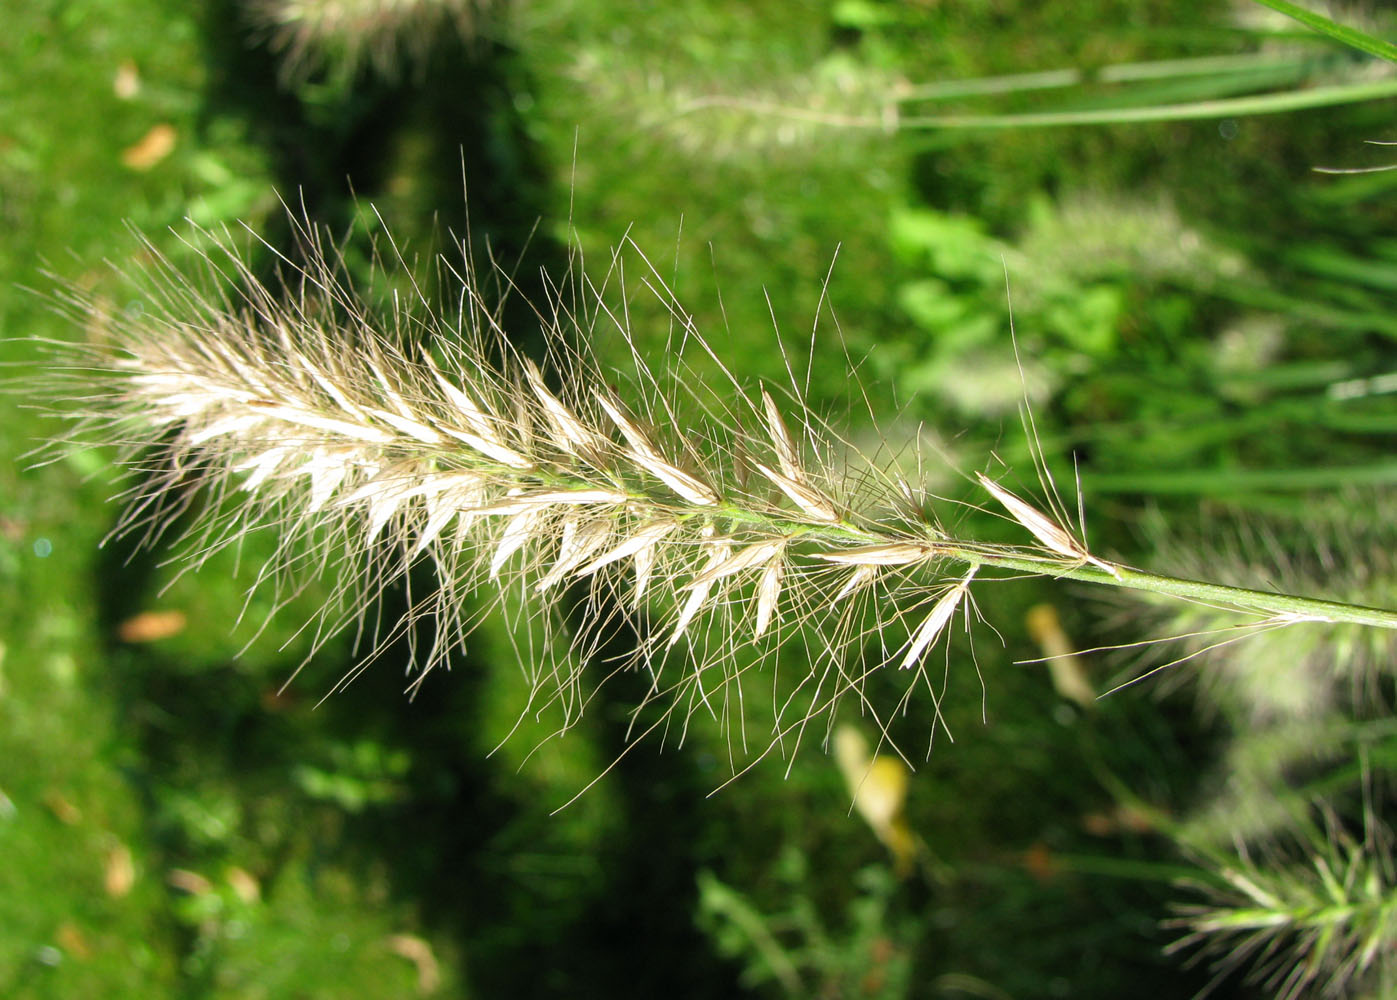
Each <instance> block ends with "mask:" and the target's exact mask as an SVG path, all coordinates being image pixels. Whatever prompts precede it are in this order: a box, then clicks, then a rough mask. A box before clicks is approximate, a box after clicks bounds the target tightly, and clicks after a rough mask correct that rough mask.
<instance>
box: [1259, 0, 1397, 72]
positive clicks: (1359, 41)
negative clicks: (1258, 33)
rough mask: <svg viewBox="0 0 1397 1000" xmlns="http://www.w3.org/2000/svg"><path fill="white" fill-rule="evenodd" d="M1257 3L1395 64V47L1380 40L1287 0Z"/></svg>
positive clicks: (1396, 46)
mask: <svg viewBox="0 0 1397 1000" xmlns="http://www.w3.org/2000/svg"><path fill="white" fill-rule="evenodd" d="M1256 2H1257V3H1259V4H1262V5H1264V6H1266V7H1270V8H1271V9H1272V10H1274V11H1279V12H1280V13H1282V14H1284V15H1285V16H1286V17H1289V18H1293V19H1295V20H1296V21H1299V22H1300V23H1301V24H1303V25H1305V26H1306V27H1307V28H1313V29H1314V30H1315V31H1318V32H1319V33H1320V34H1321V35H1328V36H1329V37H1330V38H1333V39H1336V40H1338V41H1340V42H1343V43H1344V44H1345V45H1350V46H1352V47H1353V48H1355V49H1358V50H1359V51H1360V52H1366V53H1368V54H1369V55H1372V56H1377V57H1378V58H1379V59H1387V60H1389V61H1390V62H1397V45H1393V44H1392V43H1391V42H1385V41H1383V40H1382V39H1381V38H1375V37H1373V36H1372V35H1370V34H1368V33H1367V32H1365V31H1359V30H1358V29H1357V28H1350V27H1349V26H1348V25H1345V24H1340V23H1339V22H1338V21H1334V20H1331V19H1329V18H1327V17H1325V16H1324V15H1322V14H1316V13H1315V12H1314V11H1310V10H1306V9H1305V8H1304V7H1300V6H1298V5H1296V4H1293V3H1289V2H1288V0H1256Z"/></svg>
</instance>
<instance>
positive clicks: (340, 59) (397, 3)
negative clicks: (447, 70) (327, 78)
mask: <svg viewBox="0 0 1397 1000" xmlns="http://www.w3.org/2000/svg"><path fill="white" fill-rule="evenodd" d="M483 8H484V0H248V2H247V13H248V18H249V20H250V21H251V22H252V24H254V25H255V26H257V28H259V29H260V30H261V31H264V32H266V33H267V35H268V39H269V42H270V45H271V48H272V50H273V51H275V52H276V53H278V54H279V55H280V57H281V60H282V67H283V75H284V77H285V78H286V79H288V80H300V79H303V78H304V77H306V76H307V75H309V74H310V73H312V72H314V71H316V70H318V69H321V68H326V69H331V70H333V71H336V72H339V73H342V74H344V75H346V76H350V75H353V73H354V72H355V71H356V70H358V69H359V68H360V67H362V66H367V67H369V68H370V69H372V70H373V71H374V72H375V73H378V74H379V75H380V76H383V77H386V78H389V79H392V78H395V77H397V76H398V75H400V73H401V71H402V68H403V67H404V66H409V67H412V66H419V67H420V65H421V63H422V61H423V59H424V58H425V56H426V55H427V53H428V52H429V51H430V49H431V47H432V46H433V45H434V44H435V42H436V41H437V40H438V38H439V37H440V35H441V33H442V32H443V31H446V32H451V31H454V32H456V33H457V34H458V35H459V36H460V37H461V38H463V39H469V38H471V37H472V36H473V35H474V33H475V31H476V29H477V23H478V20H479V18H480V17H481V14H482V10H483Z"/></svg>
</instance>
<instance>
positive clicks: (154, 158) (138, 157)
mask: <svg viewBox="0 0 1397 1000" xmlns="http://www.w3.org/2000/svg"><path fill="white" fill-rule="evenodd" d="M178 135H179V133H177V132H176V131H175V127H174V126H173V125H169V124H166V123H164V122H162V123H161V124H159V125H153V126H151V129H150V131H149V132H147V133H146V134H145V135H143V136H141V138H140V140H139V141H137V142H136V143H135V145H132V146H127V147H126V148H125V149H123V150H122V151H121V162H122V163H123V164H125V165H126V166H128V167H130V168H131V169H132V170H149V169H150V168H151V167H153V166H155V165H156V164H157V163H159V162H160V161H161V160H163V159H165V157H167V156H169V155H170V154H171V153H173V152H174V151H175V140H176V138H177V137H178Z"/></svg>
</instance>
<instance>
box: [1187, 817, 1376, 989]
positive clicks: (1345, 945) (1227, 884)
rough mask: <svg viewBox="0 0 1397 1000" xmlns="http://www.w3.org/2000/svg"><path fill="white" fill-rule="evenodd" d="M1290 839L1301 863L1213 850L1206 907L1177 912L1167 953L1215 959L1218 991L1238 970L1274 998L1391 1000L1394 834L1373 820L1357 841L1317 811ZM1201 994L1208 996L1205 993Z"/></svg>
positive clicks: (1276, 853) (1271, 854) (1200, 883)
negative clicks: (1315, 821) (1314, 823)
mask: <svg viewBox="0 0 1397 1000" xmlns="http://www.w3.org/2000/svg"><path fill="white" fill-rule="evenodd" d="M1323 818H1324V820H1325V822H1324V828H1323V829H1314V828H1312V829H1309V830H1308V831H1307V832H1304V833H1299V834H1297V835H1296V846H1297V848H1298V852H1299V854H1300V857H1299V858H1296V857H1293V856H1292V857H1287V856H1284V855H1283V854H1282V853H1281V852H1280V850H1279V848H1276V847H1273V848H1272V849H1270V850H1268V851H1267V852H1265V853H1263V854H1262V855H1260V856H1257V855H1256V854H1255V853H1254V852H1252V851H1250V850H1248V849H1246V848H1245V847H1243V846H1238V847H1237V848H1236V849H1235V850H1234V851H1232V852H1227V853H1225V854H1224V853H1216V852H1211V853H1212V856H1211V857H1210V858H1208V859H1207V860H1206V861H1205V864H1206V866H1207V868H1208V870H1209V874H1210V875H1211V878H1209V879H1207V880H1202V879H1200V880H1195V881H1193V882H1192V883H1191V887H1192V888H1193V889H1194V890H1195V891H1196V892H1198V893H1199V894H1201V896H1202V897H1203V901H1200V902H1196V903H1190V904H1188V905H1186V906H1182V907H1180V908H1179V914H1180V915H1179V917H1178V918H1177V919H1176V920H1174V921H1172V922H1171V923H1172V924H1173V926H1175V927H1177V928H1181V929H1183V930H1184V931H1185V932H1186V933H1185V936H1184V937H1183V938H1181V939H1180V940H1179V941H1177V942H1176V943H1175V944H1174V945H1173V946H1171V949H1170V950H1171V951H1173V952H1184V953H1188V952H1193V953H1194V955H1195V958H1199V957H1209V956H1211V957H1212V958H1213V959H1214V968H1215V970H1216V972H1217V978H1216V979H1215V980H1214V982H1213V984H1212V985H1210V986H1209V987H1208V989H1211V988H1212V986H1213V985H1217V984H1218V983H1220V982H1221V981H1222V980H1223V979H1224V978H1226V977H1228V976H1229V975H1231V974H1232V973H1233V972H1234V971H1235V970H1238V969H1243V968H1248V967H1249V968H1248V971H1247V979H1248V980H1249V981H1250V982H1253V983H1257V984H1259V985H1261V986H1262V987H1263V988H1264V989H1265V990H1266V992H1267V995H1268V996H1273V997H1276V998H1278V1000H1298V998H1300V997H1306V996H1317V997H1330V998H1341V997H1347V998H1357V997H1373V998H1378V997H1390V996H1392V995H1393V990H1394V989H1397V968H1395V967H1394V962H1393V956H1394V954H1397V868H1394V862H1393V856H1392V844H1391V832H1390V831H1388V830H1387V829H1386V828H1385V827H1383V826H1382V825H1381V824H1380V823H1379V822H1378V821H1377V820H1376V818H1375V817H1374V816H1372V815H1371V814H1369V815H1368V817H1367V827H1368V829H1367V836H1366V837H1365V838H1364V841H1363V842H1361V843H1360V842H1357V841H1355V840H1354V839H1353V838H1352V837H1350V836H1348V835H1347V834H1346V833H1345V832H1344V831H1343V830H1342V829H1341V827H1340V826H1339V824H1338V822H1337V821H1336V820H1335V818H1334V817H1333V815H1332V813H1330V812H1328V811H1327V810H1326V811H1323ZM1205 992H1206V990H1205Z"/></svg>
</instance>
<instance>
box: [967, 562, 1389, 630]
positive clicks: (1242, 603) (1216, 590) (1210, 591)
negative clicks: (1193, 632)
mask: <svg viewBox="0 0 1397 1000" xmlns="http://www.w3.org/2000/svg"><path fill="white" fill-rule="evenodd" d="M964 558H965V560H966V561H967V562H977V563H980V564H983V565H986V566H997V567H999V568H1000V569H1012V570H1019V571H1021V572H1024V573H1033V574H1035V575H1037V576H1043V575H1049V576H1054V577H1059V578H1061V579H1066V580H1080V581H1082V582H1083V583H1099V584H1105V585H1107V586H1111V587H1127V588H1129V589H1131V590H1144V591H1148V592H1149V593H1152V594H1165V595H1167V596H1170V597H1182V598H1187V599H1189V600H1195V601H1204V602H1206V603H1210V604H1227V605H1231V606H1232V607H1236V608H1243V609H1246V610H1248V611H1264V612H1269V613H1271V614H1275V615H1295V616H1300V617H1304V618H1314V619H1317V620H1320V621H1328V622H1345V623H1349V624H1353V625H1367V626H1370V627H1373V628H1390V629H1397V611H1385V610H1383V609H1381V608H1367V607H1363V606H1362V605H1358V604H1343V603H1341V602H1338V601H1325V600H1320V599H1318V598H1313V597H1295V596H1292V595H1289V594H1274V593H1270V592H1268V591H1264V590H1248V589H1246V588H1245V587H1229V586H1226V585H1224V584H1220V583H1204V582H1202V581H1201V580H1184V579H1181V578H1179V577H1174V576H1162V575H1160V574H1158V573H1146V572H1143V571H1141V570H1137V569H1130V568H1128V567H1125V566H1115V570H1116V572H1117V573H1118V574H1119V576H1118V577H1117V576H1113V575H1112V574H1111V573H1108V572H1106V571H1105V570H1103V569H1100V568H1098V567H1096V566H1085V565H1084V566H1072V565H1063V564H1061V563H1056V562H1054V561H1053V560H1052V559H1048V558H1035V557H1033V556H1025V555H1019V554H1015V555H997V554H985V553H981V552H975V553H974V554H969V553H967V555H966V556H965V557H964Z"/></svg>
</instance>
